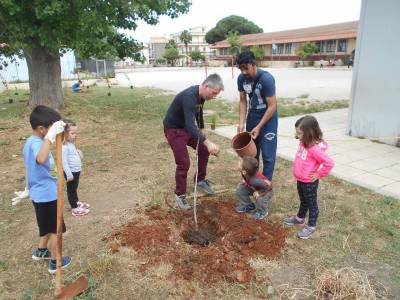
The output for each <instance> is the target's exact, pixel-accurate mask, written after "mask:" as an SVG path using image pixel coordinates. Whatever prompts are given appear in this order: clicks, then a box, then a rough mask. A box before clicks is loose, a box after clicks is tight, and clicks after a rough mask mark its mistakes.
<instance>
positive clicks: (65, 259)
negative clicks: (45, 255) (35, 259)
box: [49, 256, 72, 274]
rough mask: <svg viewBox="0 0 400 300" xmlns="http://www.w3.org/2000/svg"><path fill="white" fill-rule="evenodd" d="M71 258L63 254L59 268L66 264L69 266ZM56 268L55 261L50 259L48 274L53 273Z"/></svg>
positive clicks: (64, 266)
mask: <svg viewBox="0 0 400 300" xmlns="http://www.w3.org/2000/svg"><path fill="white" fill-rule="evenodd" d="M71 261H72V258H71V257H69V256H64V257H63V258H62V261H61V269H64V268H66V267H67V266H69V265H70V264H71ZM56 270H57V265H56V261H55V260H53V259H52V260H51V261H50V265H49V273H50V274H54V273H55V272H56Z"/></svg>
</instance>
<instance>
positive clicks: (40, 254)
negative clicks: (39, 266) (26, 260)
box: [32, 248, 51, 260]
mask: <svg viewBox="0 0 400 300" xmlns="http://www.w3.org/2000/svg"><path fill="white" fill-rule="evenodd" d="M50 258H51V253H50V251H49V249H47V248H46V249H44V250H39V248H38V249H36V250H35V251H33V253H32V259H33V260H43V259H50Z"/></svg>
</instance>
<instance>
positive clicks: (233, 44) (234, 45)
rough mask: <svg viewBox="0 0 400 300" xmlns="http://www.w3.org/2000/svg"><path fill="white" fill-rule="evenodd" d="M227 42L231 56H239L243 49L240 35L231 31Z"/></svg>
mask: <svg viewBox="0 0 400 300" xmlns="http://www.w3.org/2000/svg"><path fill="white" fill-rule="evenodd" d="M226 40H227V41H228V43H229V45H230V48H229V54H231V55H233V56H236V55H238V54H239V52H240V51H241V49H242V43H241V42H240V37H239V34H238V33H237V32H236V31H230V32H229V33H228V36H227V37H226Z"/></svg>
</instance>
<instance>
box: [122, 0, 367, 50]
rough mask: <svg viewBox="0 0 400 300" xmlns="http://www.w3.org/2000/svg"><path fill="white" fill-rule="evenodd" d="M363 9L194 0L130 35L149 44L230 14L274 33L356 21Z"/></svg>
mask: <svg viewBox="0 0 400 300" xmlns="http://www.w3.org/2000/svg"><path fill="white" fill-rule="evenodd" d="M360 9H361V0H192V5H191V7H190V10H189V12H188V13H187V14H185V15H181V16H180V17H178V18H176V19H170V18H168V17H164V16H163V17H161V18H160V22H159V23H158V24H157V25H155V26H150V25H147V24H146V23H144V22H139V26H138V28H137V29H136V31H131V32H129V34H130V35H132V36H133V37H134V38H135V39H136V40H138V41H140V42H143V43H147V42H148V41H149V38H150V37H151V36H160V35H165V36H169V35H170V34H171V33H176V32H181V31H182V30H184V29H188V28H190V27H194V26H200V25H205V26H206V27H207V28H208V30H210V29H211V28H213V27H214V26H215V25H216V23H217V22H218V21H219V20H221V19H222V18H224V17H227V16H230V15H238V16H242V17H244V18H246V19H248V20H250V21H252V22H254V23H255V24H257V25H258V26H260V27H261V28H262V29H263V30H264V32H271V31H279V30H286V29H296V28H303V27H310V26H317V25H325V24H332V23H341V22H347V21H355V20H358V19H359V17H360Z"/></svg>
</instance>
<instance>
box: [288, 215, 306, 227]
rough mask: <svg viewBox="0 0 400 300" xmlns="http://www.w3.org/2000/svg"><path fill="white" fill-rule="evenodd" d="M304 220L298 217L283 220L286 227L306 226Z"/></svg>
mask: <svg viewBox="0 0 400 300" xmlns="http://www.w3.org/2000/svg"><path fill="white" fill-rule="evenodd" d="M304 221H305V220H304V219H300V220H299V218H297V216H290V217H286V218H284V219H283V223H284V224H285V225H289V226H293V225H304Z"/></svg>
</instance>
